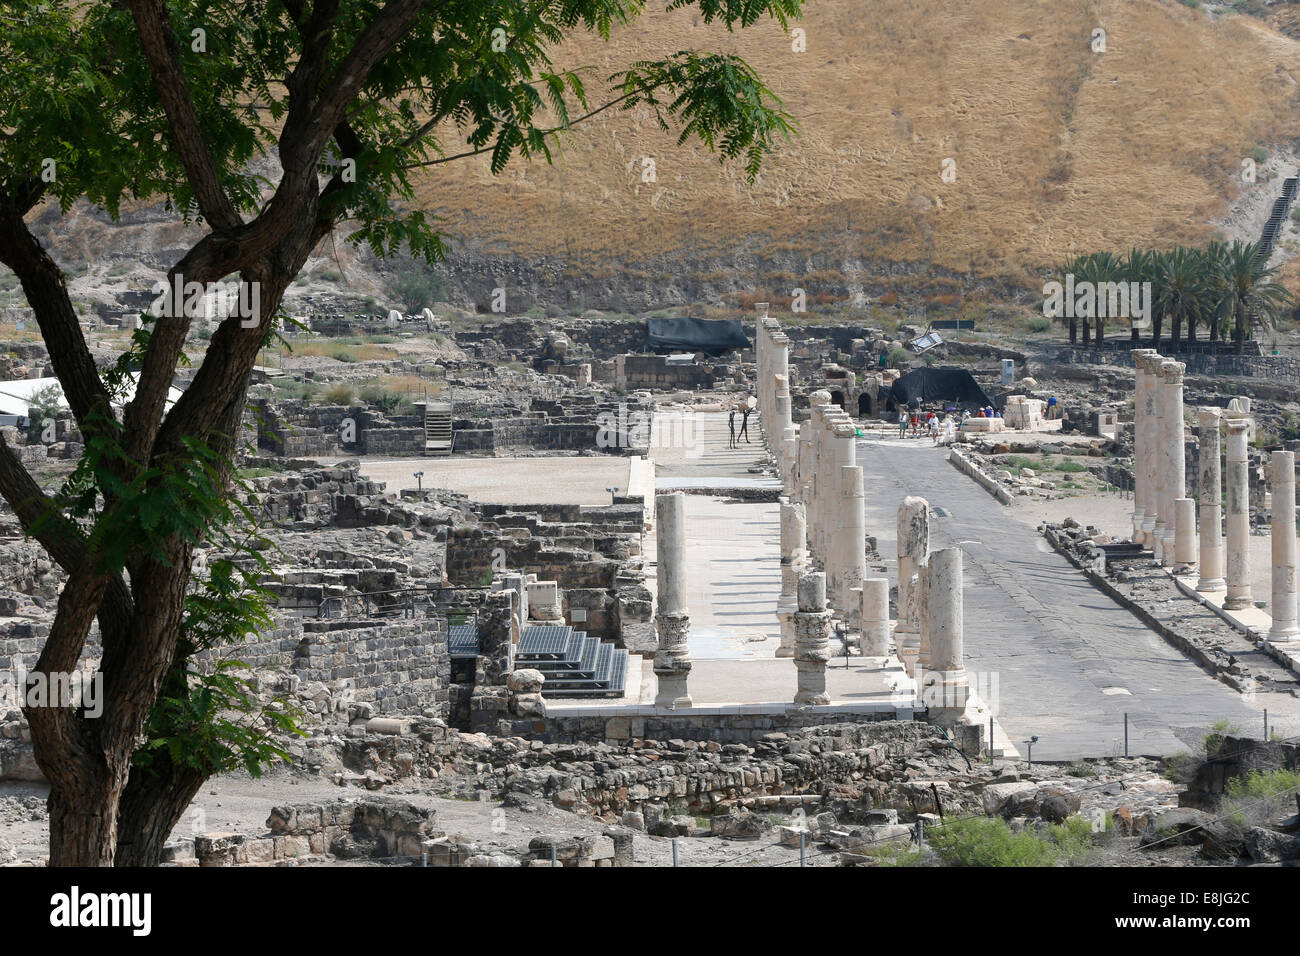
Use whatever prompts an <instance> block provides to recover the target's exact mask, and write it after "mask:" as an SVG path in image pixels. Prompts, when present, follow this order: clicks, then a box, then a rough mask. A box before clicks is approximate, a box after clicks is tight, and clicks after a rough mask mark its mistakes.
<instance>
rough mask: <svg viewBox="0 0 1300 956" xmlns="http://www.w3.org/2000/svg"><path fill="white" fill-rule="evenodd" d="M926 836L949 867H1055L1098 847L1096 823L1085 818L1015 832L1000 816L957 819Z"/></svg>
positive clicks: (1079, 857) (933, 828)
mask: <svg viewBox="0 0 1300 956" xmlns="http://www.w3.org/2000/svg"><path fill="white" fill-rule="evenodd" d="M926 839H927V840H928V841H929V843H930V845H931V846H932V847H934V850H935V853H936V854H938V856H939V859H940V860H942V861H943V862H944V863H945V864H946V865H948V866H1051V865H1053V864H1055V863H1062V864H1072V863H1079V862H1082V861H1083V860H1085V859H1086V858H1087V857H1088V856H1089V855H1090V854H1092V853H1093V852H1094V850H1095V845H1094V842H1093V836H1092V824H1091V823H1090V822H1089V821H1088V820H1086V819H1084V818H1083V817H1079V816H1074V817H1070V818H1069V819H1068V820H1066V821H1065V822H1064V823H1062V824H1059V825H1057V826H1052V827H1048V828H1045V829H1043V830H1033V829H1025V830H1022V831H1021V832H1019V833H1016V832H1014V831H1012V829H1011V827H1010V826H1008V825H1007V823H1006V821H1004V820H1000V819H998V818H996V817H989V818H982V817H976V818H972V819H964V820H953V821H952V822H951V823H946V824H943V825H941V826H937V827H932V828H931V829H930V830H928V831H927V835H926Z"/></svg>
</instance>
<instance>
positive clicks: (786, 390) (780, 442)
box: [763, 336, 790, 494]
mask: <svg viewBox="0 0 1300 956" xmlns="http://www.w3.org/2000/svg"><path fill="white" fill-rule="evenodd" d="M782 337H783V338H784V336H782ZM772 383H773V388H774V390H775V393H776V394H775V398H774V399H773V409H774V410H773V413H772V414H773V417H772V418H770V419H764V420H763V435H764V436H766V437H767V446H768V448H769V449H770V450H771V452H772V457H773V459H774V460H775V462H776V467H777V470H778V471H779V472H780V473H781V475H782V477H784V475H785V462H786V459H787V457H788V454H787V449H786V439H787V433H788V430H789V428H790V385H789V382H788V380H787V378H786V376H784V375H773V376H772ZM789 493H790V489H789V488H787V489H786V494H789Z"/></svg>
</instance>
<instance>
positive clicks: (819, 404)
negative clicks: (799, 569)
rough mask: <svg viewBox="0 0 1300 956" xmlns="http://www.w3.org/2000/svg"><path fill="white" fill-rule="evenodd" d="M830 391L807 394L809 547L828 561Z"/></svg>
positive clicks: (817, 556)
mask: <svg viewBox="0 0 1300 956" xmlns="http://www.w3.org/2000/svg"><path fill="white" fill-rule="evenodd" d="M830 401H831V393H830V392H827V391H825V390H824V389H819V390H817V391H815V392H813V393H812V394H811V395H809V396H808V409H809V411H810V412H811V413H812V418H811V422H812V470H811V472H810V474H809V476H808V477H809V482H810V483H811V485H812V495H811V497H810V498H809V499H808V502H807V504H808V550H809V551H810V552H811V553H812V556H813V558H815V559H816V560H817V561H818V562H821V563H822V564H825V562H826V551H825V549H824V539H823V535H824V532H825V529H826V521H825V513H826V509H825V504H826V496H827V493H828V492H827V488H826V486H827V484H828V482H827V474H828V471H829V467H828V465H829V462H830V458H831V455H830V449H829V448H828V447H827V444H828V443H827V440H826V438H827V428H826V407H827V406H828V405H829V404H830Z"/></svg>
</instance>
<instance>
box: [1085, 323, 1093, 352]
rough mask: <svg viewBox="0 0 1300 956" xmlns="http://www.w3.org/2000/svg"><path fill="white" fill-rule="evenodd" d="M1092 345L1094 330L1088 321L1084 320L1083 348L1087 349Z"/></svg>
mask: <svg viewBox="0 0 1300 956" xmlns="http://www.w3.org/2000/svg"><path fill="white" fill-rule="evenodd" d="M1091 344H1092V329H1091V328H1090V327H1089V325H1088V320H1087V319H1084V320H1083V347H1084V348H1085V349H1086V348H1088V346H1090V345H1091Z"/></svg>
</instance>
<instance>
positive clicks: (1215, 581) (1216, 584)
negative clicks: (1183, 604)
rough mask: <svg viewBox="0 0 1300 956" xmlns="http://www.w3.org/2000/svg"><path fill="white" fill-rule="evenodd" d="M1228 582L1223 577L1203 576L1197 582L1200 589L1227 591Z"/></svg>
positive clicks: (1197, 587)
mask: <svg viewBox="0 0 1300 956" xmlns="http://www.w3.org/2000/svg"><path fill="white" fill-rule="evenodd" d="M1227 589H1228V582H1227V581H1225V580H1224V579H1223V578H1201V579H1200V580H1199V581H1197V582H1196V590H1198V591H1226V590H1227Z"/></svg>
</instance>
